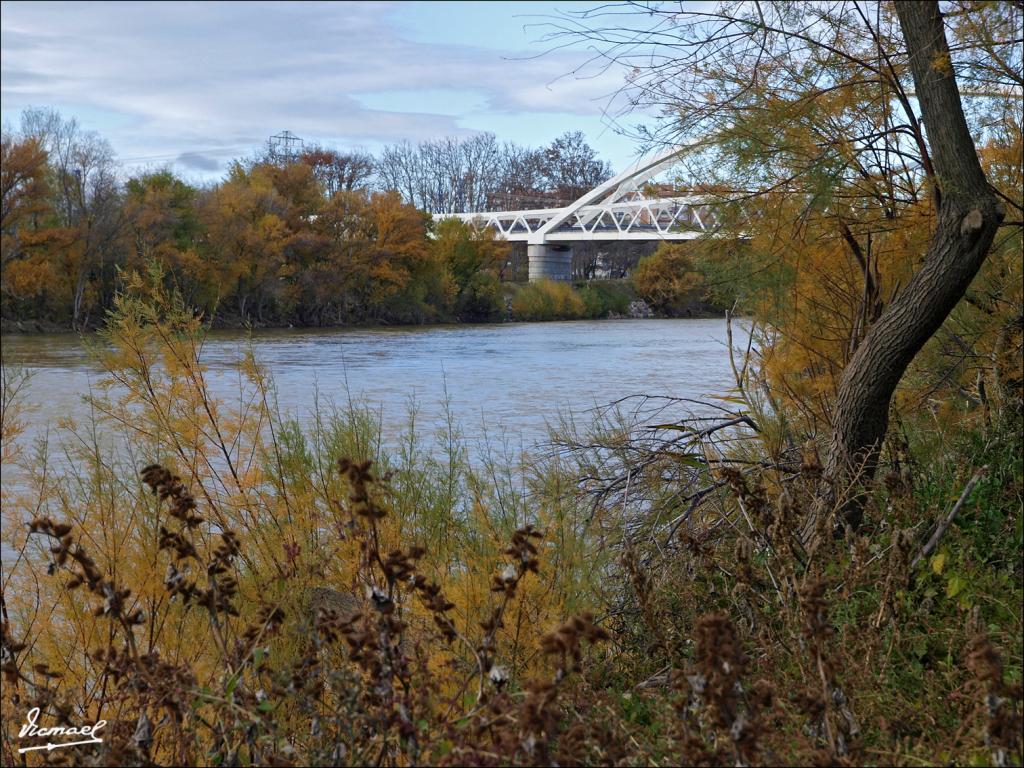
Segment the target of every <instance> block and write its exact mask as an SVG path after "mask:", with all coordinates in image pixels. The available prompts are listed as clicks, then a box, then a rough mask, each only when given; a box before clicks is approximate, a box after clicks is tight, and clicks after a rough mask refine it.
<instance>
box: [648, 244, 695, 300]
mask: <svg viewBox="0 0 1024 768" xmlns="http://www.w3.org/2000/svg"><path fill="white" fill-rule="evenodd" d="M689 250H690V248H689V245H688V244H687V243H662V244H661V245H660V246H658V250H656V251H655V252H654V253H652V254H651V255H650V256H645V257H644V258H643V259H641V260H640V263H639V264H638V265H637V267H636V269H635V270H634V271H633V284H634V285H635V286H636V292H637V295H638V296H640V298H642V299H644V300H645V301H646V302H647V303H648V304H650V305H651V307H652V308H654V309H656V310H657V311H658V312H661V313H664V314H667V315H672V316H674V317H678V316H680V315H684V314H686V312H687V310H688V309H689V305H691V304H692V303H693V301H694V300H695V299H697V298H699V291H700V289H701V286H702V285H703V279H702V278H701V275H700V273H699V272H697V271H696V269H695V267H694V264H693V259H692V258H691V257H690V254H689Z"/></svg>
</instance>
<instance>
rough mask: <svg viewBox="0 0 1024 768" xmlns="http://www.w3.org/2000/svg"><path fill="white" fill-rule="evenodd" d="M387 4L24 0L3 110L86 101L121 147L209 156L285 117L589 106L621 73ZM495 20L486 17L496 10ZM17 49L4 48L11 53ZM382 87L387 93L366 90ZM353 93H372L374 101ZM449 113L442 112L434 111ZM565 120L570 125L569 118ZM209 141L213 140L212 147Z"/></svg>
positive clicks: (9, 12) (340, 118) (343, 123)
mask: <svg viewBox="0 0 1024 768" xmlns="http://www.w3.org/2000/svg"><path fill="white" fill-rule="evenodd" d="M402 8H403V6H395V5H393V4H388V3H373V4H370V3H321V2H306V3H204V2H199V3H138V4H127V3H104V2H95V3H88V4H85V3H62V2H50V3H38V4H27V3H25V4H12V5H10V6H8V7H6V8H5V11H4V26H3V30H2V35H0V48H2V54H3V55H2V65H0V66H2V96H3V102H4V113H5V115H11V114H13V113H15V112H16V111H18V110H20V109H22V108H24V107H26V106H29V105H52V106H57V107H58V108H60V109H62V110H63V111H65V112H68V113H71V114H76V113H77V114H80V115H81V114H88V115H90V116H100V117H99V118H97V119H96V120H92V121H91V122H92V123H95V124H91V125H90V126H89V127H94V128H96V129H98V130H99V131H100V132H101V133H103V134H105V135H106V136H107V137H108V138H110V139H111V141H112V143H113V144H114V146H115V147H116V148H117V149H118V151H119V153H120V154H121V155H122V157H125V158H128V157H133V156H138V157H154V156H163V155H166V156H168V157H169V158H176V162H177V163H179V164H181V165H183V166H185V167H188V168H192V169H196V170H202V171H213V170H215V169H216V168H219V167H220V164H219V161H218V160H217V159H216V157H217V156H218V155H219V154H220V153H222V152H226V153H229V154H230V153H232V152H233V153H234V154H236V155H237V154H243V153H244V152H245V151H246V149H245V148H246V147H247V148H248V149H254V148H255V147H256V146H258V145H259V144H261V143H262V142H263V141H264V140H265V138H266V137H267V136H269V135H271V134H273V133H277V132H278V131H280V130H282V129H284V128H288V129H290V130H292V131H293V132H295V133H296V134H298V135H300V136H303V137H304V138H307V139H309V140H312V141H318V142H321V143H328V144H339V145H342V146H344V145H353V144H364V143H366V142H388V141H396V140H400V139H408V140H412V141H418V140H422V139H425V138H431V137H436V136H439V135H445V134H449V135H459V134H463V135H464V134H467V133H472V132H474V131H478V130H483V129H486V128H487V115H488V114H498V113H505V114H508V113H522V114H523V115H524V121H529V120H530V119H531V117H530V116H531V115H534V114H535V113H541V114H543V113H550V114H558V115H560V116H564V115H567V114H568V115H579V116H589V117H596V116H597V115H599V114H600V107H601V103H600V102H601V99H602V98H603V97H604V96H606V95H607V94H608V93H610V92H612V91H613V90H614V89H615V88H616V87H617V83H618V82H619V81H620V80H616V78H615V76H612V75H608V74H606V75H604V76H602V77H599V78H593V79H576V78H573V77H565V74H566V73H568V72H572V71H573V69H574V67H576V66H578V65H579V63H580V57H579V55H578V54H573V53H569V52H558V53H553V54H550V55H546V56H529V55H527V54H526V53H525V52H524V51H522V50H517V49H515V48H511V49H509V50H502V49H501V48H500V44H501V41H502V40H505V41H508V42H511V43H513V44H514V45H520V43H518V39H512V38H510V37H509V36H508V35H507V34H506V35H505V36H504V37H503V36H502V32H501V30H500V29H498V28H495V29H494V30H493V35H494V38H495V41H497V42H496V43H495V41H491V44H490V45H486V46H485V45H481V44H479V41H477V43H478V44H476V45H470V44H467V45H453V44H451V43H446V44H440V43H430V42H424V41H423V39H422V36H420V39H417V40H412V39H409V36H408V35H405V36H403V33H402V32H401V25H400V24H396V23H395V21H394V17H395V14H396V13H399V15H400V12H401V11H402ZM499 26H500V25H499ZM15 52H16V55H9V54H12V53H15ZM427 89H429V90H433V91H437V90H442V91H443V90H445V89H448V90H451V91H452V92H463V93H464V92H467V91H472V92H476V93H478V94H479V95H480V99H479V103H480V105H481V106H480V111H479V112H476V113H471V114H466V115H452V114H451V113H450V111H449V110H445V109H444V108H443V102H441V101H439V102H438V106H437V112H436V113H435V112H433V111H432V110H431V109H429V108H427V109H424V107H423V105H422V104H416V105H415V107H416V108H415V109H410V108H408V106H407V105H406V104H404V103H403V99H402V98H401V93H402V92H405V93H408V92H409V91H410V90H427ZM392 92H394V93H395V94H396V95H395V96H394V103H387V102H388V99H387V98H384V99H383V101H382V99H381V98H380V94H382V93H383V94H385V97H386V95H387V94H388V93H392ZM360 94H374V96H375V97H374V100H373V104H374V106H373V108H370V107H368V106H366V105H364V104H363V103H362V102H361V101H360V98H359V97H360ZM446 112H448V114H445V113H446ZM567 127H573V126H567ZM211 148H212V149H216V150H217V152H211V151H210V150H211Z"/></svg>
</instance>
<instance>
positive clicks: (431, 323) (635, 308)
mask: <svg viewBox="0 0 1024 768" xmlns="http://www.w3.org/2000/svg"><path fill="white" fill-rule="evenodd" d="M723 317H725V312H724V311H723V310H721V309H720V308H718V307H714V306H712V305H709V304H704V303H701V302H697V303H696V304H695V305H694V306H693V307H692V308H689V309H687V310H686V311H685V313H684V314H682V315H670V314H665V313H659V312H656V311H655V310H654V309H652V308H651V307H650V305H648V304H647V302H645V301H643V300H642V299H634V300H632V301H630V302H629V305H628V307H627V309H626V311H625V312H615V311H613V310H609V311H608V312H607V313H606V314H604V315H601V316H589V317H582V316H577V317H572V316H568V317H562V316H558V317H518V316H515V315H514V314H513V313H512V312H511V311H509V312H507V313H506V314H505V315H504V316H502V317H501V318H500V319H496V320H490V321H488V320H482V321H481V320H472V321H460V320H459V319H457V318H450V317H449V318H437V319H425V320H421V321H419V322H407V323H399V322H387V321H367V322H351V323H325V324H304V323H294V322H275V321H260V320H256V319H253V318H248V319H246V318H242V317H239V316H232V315H218V316H216V317H214V318H213V320H212V322H211V323H210V328H211V329H213V330H219V331H243V330H260V331H275V330H325V331H330V330H373V329H376V328H409V327H421V326H422V327H436V326H445V325H465V326H471V325H503V324H508V323H533V322H568V321H576V320H584V319H585V320H672V319H690V320H711V319H716V318H723ZM101 327H102V324H99V323H91V322H90V323H87V324H86V326H85V327H84V328H82V329H80V330H76V329H74V328H72V327H70V326H69V325H67V324H62V323H55V322H53V321H52V320H46V319H43V320H37V319H35V318H18V319H14V318H6V317H5V318H0V335H2V336H36V335H43V334H54V335H59V334H77V333H80V332H87V333H93V332H95V331H97V330H99V329H100V328H101Z"/></svg>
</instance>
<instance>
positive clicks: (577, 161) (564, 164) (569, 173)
mask: <svg viewBox="0 0 1024 768" xmlns="http://www.w3.org/2000/svg"><path fill="white" fill-rule="evenodd" d="M611 175H612V169H611V166H610V165H609V164H608V163H607V162H602V161H600V160H598V159H597V152H596V151H595V150H594V148H593V147H591V146H590V145H589V144H587V140H586V137H585V136H584V135H583V133H582V131H566V132H565V133H563V134H562V135H561V136H559V137H558V138H557V139H555V140H554V141H552V142H551V145H550V146H549V147H548V148H547V149H545V150H544V178H545V181H546V183H547V188H548V191H549V192H551V193H553V194H554V195H555V196H557V197H558V198H560V199H561V200H564V201H565V203H570V202H572V201H573V200H576V199H577V198H579V197H580V196H582V195H583V194H584V193H586V192H589V191H590V190H591V189H593V188H594V187H596V186H597V185H598V184H600V183H601V182H603V181H607V180H608V179H609V178H611Z"/></svg>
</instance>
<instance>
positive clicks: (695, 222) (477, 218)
mask: <svg viewBox="0 0 1024 768" xmlns="http://www.w3.org/2000/svg"><path fill="white" fill-rule="evenodd" d="M684 150H685V148H682V149H680V148H673V149H670V150H666V151H664V152H661V153H659V154H658V155H655V156H654V157H652V158H649V159H645V160H641V161H639V162H638V163H636V164H635V165H633V166H632V167H631V168H629V169H627V170H626V171H623V172H622V173H620V174H619V175H617V176H615V177H613V178H611V179H609V180H608V181H606V182H604V183H603V184H601V185H599V186H598V187H596V188H594V189H592V190H591V191H590V192H587V193H586V194H585V195H583V196H582V197H580V198H579V199H578V200H576V201H575V202H573V203H571V204H570V205H567V206H565V207H563V208H537V209H533V210H524V211H486V212H479V213H441V214H435V215H434V219H435V220H441V219H446V218H457V219H461V220H462V221H466V222H474V223H476V224H478V225H480V226H484V227H490V228H492V229H493V230H495V232H497V233H498V234H499V235H500V236H502V237H504V238H505V239H506V240H510V241H513V242H526V243H529V244H531V245H544V244H547V243H552V244H554V243H571V242H574V241H581V240H582V241H593V240H693V239H695V238H698V237H701V236H703V235H705V234H707V233H708V232H709V231H711V230H712V229H714V227H715V224H716V222H715V215H714V210H713V209H712V208H710V207H709V206H708V205H707V200H706V199H705V198H703V197H700V196H694V195H688V196H682V197H661V198H658V197H649V196H648V195H647V194H646V193H645V192H644V185H645V184H646V183H647V182H648V181H650V180H651V179H652V178H654V177H655V176H656V175H657V174H659V173H660V172H661V171H663V170H664V169H666V168H667V167H668V166H670V165H671V164H672V163H673V162H675V160H676V158H677V157H678V156H679V155H680V154H681V153H682V152H683V151H684Z"/></svg>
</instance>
